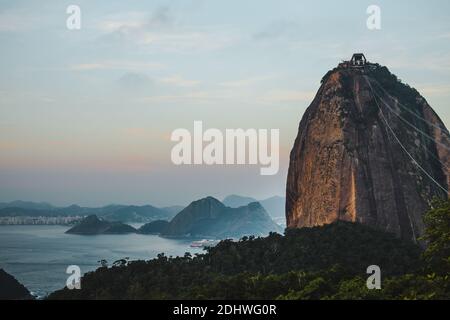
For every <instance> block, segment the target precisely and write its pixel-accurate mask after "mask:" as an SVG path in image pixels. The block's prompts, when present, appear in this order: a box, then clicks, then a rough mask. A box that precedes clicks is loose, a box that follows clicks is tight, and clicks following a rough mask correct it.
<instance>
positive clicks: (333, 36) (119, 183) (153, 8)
mask: <svg viewBox="0 0 450 320" xmlns="http://www.w3.org/2000/svg"><path fill="white" fill-rule="evenodd" d="M69 5H78V6H79V7H80V9H81V28H80V29H79V30H69V29H68V28H67V26H66V20H67V18H68V16H69V15H68V14H67V13H66V9H67V7H68V6H69ZM369 5H378V6H379V7H380V9H381V29H380V30H369V29H368V28H367V26H366V20H367V18H368V16H369V15H368V14H367V13H366V9H367V7H368V6H369ZM449 11H450V2H449V1H447V0H442V1H438V0H434V1H433V0H430V1H403V0H401V1H398V0H396V1H373V0H372V1H361V0H348V1H345V2H343V1H339V2H338V1H331V0H330V1H324V0H315V1H299V0H284V1H275V0H273V1H267V0H246V1H237V0H228V1H215V0H211V1H207V0H185V1H132V0H130V1H126V2H125V1H106V0H96V1H93V0H89V1H81V0H71V1H61V0H58V1H56V0H54V1H53V0H52V1H50V0H48V1H22V0H11V1H10V0H0V58H1V59H0V70H1V72H0V201H12V200H16V199H22V200H31V201H48V202H51V203H53V204H55V205H69V204H73V203H77V204H80V205H86V206H99V205H105V204H110V203H123V204H149V203H150V204H153V205H157V206H166V205H176V204H177V205H186V204H188V203H190V202H191V201H193V200H196V199H199V198H201V197H205V196H208V195H211V196H215V197H217V198H219V199H222V198H223V197H225V196H226V195H229V194H240V195H246V196H253V197H255V198H257V199H264V198H267V197H270V196H273V195H280V196H283V195H284V193H285V182H286V175H287V168H288V161H289V158H288V157H289V152H290V150H291V148H292V145H293V142H294V139H295V136H296V134H297V130H298V124H299V121H300V119H301V117H302V115H303V113H304V111H305V109H306V108H307V106H308V105H309V104H310V102H311V100H312V98H313V97H314V95H315V93H316V91H317V90H318V88H319V85H320V80H321V78H322V77H323V75H324V74H325V73H326V72H327V71H328V70H330V69H332V68H333V67H335V66H336V65H337V64H338V63H339V62H340V61H342V60H344V59H349V58H350V57H351V55H352V53H354V52H364V53H365V55H366V57H367V58H368V60H370V61H372V62H378V63H380V64H382V65H386V66H387V67H388V68H389V69H390V70H391V72H393V73H394V74H396V75H397V76H398V77H399V78H400V79H402V81H403V82H405V83H408V84H409V85H410V86H412V87H414V88H416V89H418V90H419V92H420V93H421V94H422V95H423V96H424V97H425V98H426V99H427V101H428V102H429V104H430V105H431V106H432V107H433V108H434V110H435V111H436V112H437V113H438V114H439V115H440V117H441V119H442V120H443V121H444V123H445V124H446V126H447V127H449V126H450V106H449V103H450V41H449V40H450V20H449V19H448V12H449ZM194 120H201V121H203V126H204V127H205V128H218V129H220V130H225V129H227V128H244V129H246V128H256V129H258V128H263V129H279V130H280V170H279V173H278V174H277V175H273V176H261V175H260V174H259V172H260V171H259V168H260V167H259V166H232V165H228V166H194V165H192V166H187V165H185V166H176V165H174V164H173V163H172V161H171V159H170V152H171V149H172V147H173V146H174V143H173V142H172V141H170V135H171V133H172V131H173V130H175V129H177V128H187V129H189V130H191V131H192V129H193V122H194Z"/></svg>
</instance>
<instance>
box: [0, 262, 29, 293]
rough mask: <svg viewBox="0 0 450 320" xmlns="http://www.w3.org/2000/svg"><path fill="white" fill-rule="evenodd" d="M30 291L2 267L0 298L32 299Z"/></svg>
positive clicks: (0, 273)
mask: <svg viewBox="0 0 450 320" xmlns="http://www.w3.org/2000/svg"><path fill="white" fill-rule="evenodd" d="M32 299H34V297H33V296H32V295H31V293H30V291H28V289H27V288H25V287H24V286H23V285H22V284H21V283H19V281H17V280H16V278H14V277H13V276H12V275H10V274H9V273H7V272H6V271H5V270H3V269H0V300H32Z"/></svg>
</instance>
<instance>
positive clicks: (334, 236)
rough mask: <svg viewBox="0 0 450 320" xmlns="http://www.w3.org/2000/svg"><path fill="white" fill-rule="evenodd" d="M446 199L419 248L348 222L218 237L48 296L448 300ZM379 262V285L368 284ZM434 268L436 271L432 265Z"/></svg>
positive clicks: (91, 276) (105, 271) (89, 277)
mask: <svg viewBox="0 0 450 320" xmlns="http://www.w3.org/2000/svg"><path fill="white" fill-rule="evenodd" d="M449 217H450V211H449V202H448V201H439V202H435V204H434V207H433V209H432V210H430V212H429V213H428V214H427V215H426V218H425V222H426V224H427V231H426V233H425V235H424V240H425V241H427V242H428V244H429V245H428V248H427V249H426V250H425V251H424V252H422V250H421V249H420V248H419V247H418V246H416V245H414V244H412V243H408V242H404V241H401V240H399V239H397V238H395V236H393V235H391V234H386V233H383V232H381V231H377V230H374V229H372V228H369V227H366V226H363V225H359V224H353V223H346V222H338V223H334V224H331V225H326V226H323V227H316V228H309V229H308V228H305V229H296V230H287V232H286V234H285V235H284V236H282V235H279V234H275V233H272V234H271V235H270V236H268V237H266V238H252V237H250V238H247V237H245V238H243V239H241V240H240V241H239V242H232V241H222V242H220V243H219V244H218V245H217V246H216V247H214V248H209V249H208V250H207V252H206V253H205V254H198V255H196V256H191V255H190V254H188V253H187V254H185V256H184V257H167V256H165V255H164V254H160V255H158V257H157V258H156V259H153V260H149V261H133V262H130V263H128V265H126V266H125V265H121V266H113V267H110V268H108V267H106V266H103V267H101V268H99V269H97V270H96V271H95V272H91V273H88V274H86V275H85V276H84V277H83V279H82V289H81V290H71V291H70V290H67V289H63V290H60V291H57V292H55V293H53V294H52V295H51V296H50V298H51V299H448V298H450V281H449V272H448V270H449V269H448V262H449V260H448V252H449V251H448V250H449V238H448V236H449V234H450V232H449V231H450V227H449V226H450V224H449V221H450V218H449ZM374 264H375V265H378V266H380V268H381V272H382V289H381V290H369V289H367V286H366V280H367V277H368V276H369V275H368V274H367V273H366V269H367V267H368V266H369V265H374ZM435 267H436V268H438V269H436V270H437V271H434V270H435V269H433V268H435Z"/></svg>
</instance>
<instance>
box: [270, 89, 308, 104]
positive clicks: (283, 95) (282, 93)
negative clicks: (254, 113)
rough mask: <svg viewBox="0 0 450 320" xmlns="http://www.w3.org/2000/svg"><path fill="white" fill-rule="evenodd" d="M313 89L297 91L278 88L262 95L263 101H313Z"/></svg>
mask: <svg viewBox="0 0 450 320" xmlns="http://www.w3.org/2000/svg"><path fill="white" fill-rule="evenodd" d="M314 95H315V92H313V91H296V90H284V89H277V90H271V91H269V92H267V93H266V94H265V95H263V96H262V97H261V101H262V102H267V103H277V102H281V103H286V102H308V103H309V102H311V101H312V99H313V98H314Z"/></svg>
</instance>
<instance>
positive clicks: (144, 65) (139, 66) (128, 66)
mask: <svg viewBox="0 0 450 320" xmlns="http://www.w3.org/2000/svg"><path fill="white" fill-rule="evenodd" d="M163 67H164V65H163V64H161V63H153V62H138V61H117V60H106V61H97V62H88V63H79V64H73V65H70V66H69V70H71V71H91V70H132V71H144V70H154V69H160V68H163Z"/></svg>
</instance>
